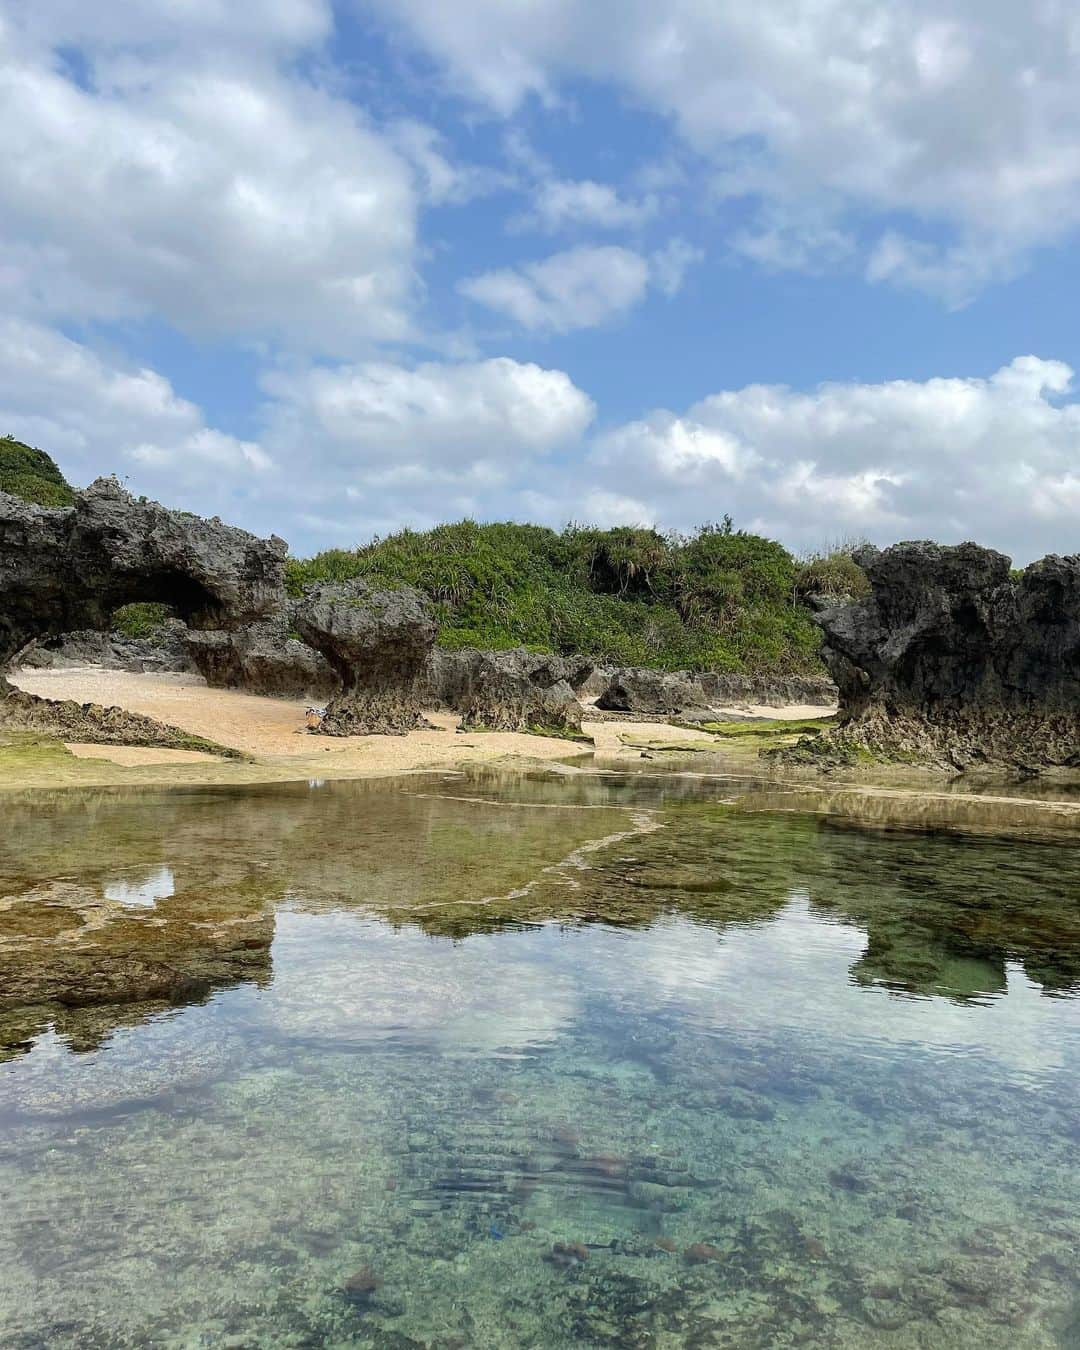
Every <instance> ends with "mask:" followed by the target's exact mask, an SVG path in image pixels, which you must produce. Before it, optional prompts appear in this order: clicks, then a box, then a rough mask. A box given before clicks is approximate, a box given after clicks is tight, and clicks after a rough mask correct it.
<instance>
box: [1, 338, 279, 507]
mask: <svg viewBox="0 0 1080 1350" xmlns="http://www.w3.org/2000/svg"><path fill="white" fill-rule="evenodd" d="M0 428H2V429H3V431H4V432H5V433H10V434H12V435H16V436H18V437H19V438H20V439H22V440H25V441H30V442H32V443H33V444H36V445H41V446H44V447H47V448H48V449H49V450H50V451H51V453H52V454H53V455H54V456H55V457H56V459H57V460H58V461H59V463H60V465H61V467H62V468H63V470H64V472H65V473H66V474H67V475H68V477H69V478H70V479H71V481H73V482H74V483H76V484H78V485H80V486H84V485H85V484H86V483H87V482H88V481H89V480H90V479H92V478H96V477H97V476H98V475H99V474H101V473H108V472H116V473H117V474H118V475H119V476H120V477H122V478H125V479H128V481H129V483H130V485H131V486H132V487H133V488H134V489H135V490H136V491H139V492H145V493H146V494H147V495H150V496H160V497H162V498H163V499H164V500H165V501H167V502H170V503H172V504H175V505H181V506H196V505H197V506H198V507H199V509H201V510H204V511H207V512H210V511H220V512H222V513H223V514H224V513H227V514H229V515H231V516H233V517H237V516H243V515H244V514H245V512H246V511H247V510H248V509H249V504H250V501H251V499H252V498H253V496H256V495H258V494H259V493H260V492H262V491H264V490H266V489H267V487H268V486H269V484H270V482H271V480H272V478H273V474H272V469H273V464H272V461H271V459H270V457H269V456H268V455H267V453H266V452H265V451H264V450H263V449H262V448H261V447H260V446H259V445H258V444H256V443H255V442H253V441H249V440H242V439H240V438H238V437H235V436H229V435H226V434H225V433H223V432H221V431H218V430H216V429H215V428H213V427H210V426H208V425H207V424H206V421H205V419H204V417H203V414H202V412H201V411H200V409H199V408H197V407H196V406H195V404H193V403H190V402H189V401H188V400H187V399H184V398H181V397H180V396H179V395H178V394H177V393H176V391H175V390H174V389H173V387H172V385H171V384H170V383H169V381H168V380H167V379H165V378H164V377H163V376H162V375H160V374H158V373H157V372H156V371H154V370H150V369H147V368H145V367H139V366H129V365H125V364H118V363H115V362H113V361H111V360H109V359H107V358H105V357H103V356H101V355H99V354H97V353H95V352H94V351H92V350H90V349H89V348H88V347H86V346H83V345H82V344H80V343H77V342H73V341H71V340H70V339H69V338H66V337H64V336H63V335H61V334H60V333H57V332H55V331H54V330H52V329H49V328H46V327H44V326H42V325H39V324H33V323H29V322H26V321H24V320H19V319H15V318H11V317H8V318H4V319H2V320H0Z"/></svg>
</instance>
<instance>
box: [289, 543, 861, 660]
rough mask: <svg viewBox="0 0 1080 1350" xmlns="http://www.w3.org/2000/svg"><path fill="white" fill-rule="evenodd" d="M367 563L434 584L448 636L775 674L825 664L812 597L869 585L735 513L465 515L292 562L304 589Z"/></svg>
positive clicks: (383, 576) (849, 569) (398, 581)
mask: <svg viewBox="0 0 1080 1350" xmlns="http://www.w3.org/2000/svg"><path fill="white" fill-rule="evenodd" d="M358 576H360V577H365V578H368V579H370V580H371V581H374V582H380V583H383V584H389V585H404V584H407V585H411V586H416V587H417V588H419V589H420V590H421V591H424V592H425V593H426V594H427V595H429V596H430V597H431V599H432V601H433V602H434V603H435V606H436V609H437V612H438V615H439V620H440V634H439V641H440V642H441V643H442V645H443V646H445V647H451V648H455V647H481V648H494V649H501V648H507V647H515V646H525V647H529V648H532V649H533V650H536V651H553V652H562V653H570V652H582V653H585V654H586V655H589V656H593V657H596V658H598V659H600V660H607V661H611V662H613V663H616V664H620V665H635V666H654V667H661V668H664V669H668V670H678V669H689V670H721V671H748V672H756V671H770V672H774V673H777V674H779V673H784V674H800V673H810V672H816V671H817V670H818V669H819V668H820V666H819V661H818V655H817V652H818V645H819V637H818V631H817V629H816V628H815V627H814V626H813V624H812V623H811V621H810V615H809V611H808V610H807V609H806V607H805V605H804V604H803V597H804V596H805V595H806V594H808V593H809V592H810V591H815V590H817V591H821V590H824V591H830V590H831V591H833V592H837V593H838V592H840V591H844V592H852V591H858V590H861V589H862V588H863V587H864V586H865V578H864V577H863V575H862V573H861V572H860V571H859V569H858V568H857V567H856V566H855V565H854V563H852V562H851V561H850V558H848V557H846V556H845V555H844V554H843V553H836V554H833V555H831V556H829V557H825V558H819V559H816V560H815V561H813V562H810V563H801V564H800V563H799V562H798V561H797V560H796V559H795V558H793V557H792V555H791V554H790V553H789V552H788V551H787V549H785V548H784V547H783V545H781V544H778V543H776V542H775V541H774V540H771V539H764V538H762V537H761V536H759V535H754V534H748V533H746V532H745V531H743V530H736V529H735V528H734V527H733V525H732V523H731V521H730V519H725V520H724V521H723V522H722V523H721V524H719V525H704V526H702V527H701V528H700V529H698V530H696V531H695V532H694V533H693V534H689V535H679V534H666V535H665V534H659V533H657V532H656V531H655V530H651V529H641V528H633V527H628V526H621V527H617V528H615V529H609V530H598V529H589V528H584V527H580V526H576V525H571V526H568V527H567V528H566V529H565V530H562V531H561V532H557V531H555V530H550V529H546V528H544V527H542V526H539V525H515V524H491V525H480V524H477V523H476V522H475V521H471V520H463V521H460V522H458V523H456V524H452V525H439V526H437V527H436V528H435V529H433V530H427V531H423V532H418V531H414V530H402V531H401V532H400V533H398V534H394V535H390V536H389V537H388V538H386V539H377V540H375V541H374V542H373V543H371V544H368V545H366V546H365V547H362V548H358V549H355V550H345V549H331V550H329V551H327V552H325V553H320V554H318V555H317V556H316V557H314V558H309V559H306V560H298V559H294V560H293V561H292V562H291V563H290V566H289V585H290V589H291V591H292V592H293V594H299V592H300V590H301V588H302V587H303V586H304V585H306V584H307V583H309V582H312V581H345V580H348V579H350V578H352V577H358Z"/></svg>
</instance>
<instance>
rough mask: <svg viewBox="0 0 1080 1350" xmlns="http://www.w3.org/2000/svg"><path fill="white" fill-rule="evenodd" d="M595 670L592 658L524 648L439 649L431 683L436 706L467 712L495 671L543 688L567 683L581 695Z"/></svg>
mask: <svg viewBox="0 0 1080 1350" xmlns="http://www.w3.org/2000/svg"><path fill="white" fill-rule="evenodd" d="M595 669H596V667H595V665H594V664H593V662H592V661H590V660H589V659H588V657H584V656H554V655H550V654H547V653H539V652H530V651H526V649H525V648H524V647H514V648H512V649H511V650H509V651H503V652H482V651H477V650H476V648H474V647H466V648H463V649H461V650H458V651H445V650H443V649H442V648H441V647H436V649H435V650H434V651H433V652H432V656H431V665H430V675H429V680H430V685H431V695H432V698H433V700H434V701H435V702H436V703H439V704H440V705H441V706H443V707H444V708H450V709H452V710H453V711H454V712H464V711H465V709H466V708H469V707H471V706H472V705H473V704H474V703H475V701H476V697H477V694H478V693H479V692H480V689H481V685H482V683H483V682H484V681H486V680H489V679H490V677H491V672H493V671H495V670H497V671H499V672H500V673H501V674H503V675H506V676H513V677H519V678H521V679H523V680H526V681H528V682H529V684H531V685H534V686H539V687H550V686H551V685H555V684H558V683H559V682H560V681H564V682H565V683H566V684H568V685H569V686H570V688H571V689H572V690H573V691H574V693H578V692H580V689H581V687H582V686H583V685H585V684H586V683H587V682H588V680H589V679H590V677H591V676H592V674H593V672H594V671H595Z"/></svg>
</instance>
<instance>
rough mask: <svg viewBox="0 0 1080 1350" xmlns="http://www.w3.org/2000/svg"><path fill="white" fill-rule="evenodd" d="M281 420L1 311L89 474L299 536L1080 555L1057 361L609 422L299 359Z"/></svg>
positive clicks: (12, 375)
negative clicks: (566, 527)
mask: <svg viewBox="0 0 1080 1350" xmlns="http://www.w3.org/2000/svg"><path fill="white" fill-rule="evenodd" d="M263 384H264V392H265V395H266V402H265V405H264V407H263V410H262V415H261V423H262V428H261V432H260V434H259V436H258V437H257V439H256V438H252V439H244V438H241V437H237V436H233V435H229V434H227V433H225V432H223V431H222V430H220V429H219V428H216V427H214V426H213V425H211V424H210V423H209V422H208V420H207V418H206V417H205V415H204V414H203V412H202V411H201V410H200V409H199V408H198V407H196V406H195V405H194V404H193V403H191V402H189V401H188V400H186V399H184V398H183V397H181V396H180V395H179V394H178V393H177V392H176V390H175V389H174V388H173V387H172V385H171V384H170V383H169V381H168V380H166V379H165V378H163V377H162V376H161V375H160V374H158V373H157V372H155V371H153V370H150V369H146V368H141V367H138V366H129V365H127V364H125V363H124V362H122V361H118V360H115V359H112V357H111V356H109V355H108V354H107V353H103V352H100V351H94V350H91V349H90V348H88V347H86V346H84V345H81V344H79V343H77V342H73V341H72V340H71V339H69V338H66V337H64V336H62V335H60V334H59V333H57V332H55V331H53V330H50V329H48V328H46V327H44V326H41V325H37V324H32V323H28V322H26V321H20V320H17V319H14V318H6V319H3V320H2V321H0V431H2V432H11V433H12V434H14V435H16V436H18V437H20V438H21V439H23V440H27V441H30V442H31V443H33V444H38V445H41V446H43V447H45V448H47V449H49V450H51V451H52V452H53V453H54V454H55V455H56V456H57V458H58V460H59V462H60V464H61V467H62V468H63V469H64V470H65V472H66V473H67V474H68V475H69V477H71V478H72V480H73V481H75V482H77V483H85V482H87V481H89V479H91V478H93V477H95V476H96V475H97V474H99V473H103V472H110V471H116V472H117V473H118V474H120V475H121V477H126V478H128V480H129V485H130V487H131V488H132V490H133V491H136V492H145V493H147V494H148V495H150V496H154V497H157V498H159V499H160V500H163V501H165V502H167V503H170V504H172V505H177V506H183V507H187V508H189V509H191V510H196V511H199V512H202V513H204V514H207V513H218V514H221V515H222V516H223V517H225V518H226V519H229V520H233V521H235V522H236V523H238V524H242V525H245V526H247V528H249V529H254V530H256V531H257V532H259V533H264V534H265V533H270V532H272V531H273V532H277V533H279V534H282V535H284V536H285V537H286V538H287V539H289V541H290V542H291V543H292V544H293V545H294V547H296V548H297V549H300V550H304V551H310V550H312V549H315V548H320V547H326V546H328V545H330V544H335V543H336V544H346V545H347V544H352V543H356V542H358V541H360V540H362V539H365V538H367V537H369V536H370V535H371V534H372V533H373V532H380V533H386V532H388V531H391V530H396V529H399V528H400V527H401V526H402V525H404V524H410V525H414V526H417V527H420V528H423V527H427V526H429V525H432V524H435V523H437V522H438V521H440V520H448V519H455V518H460V517H461V516H464V515H474V516H476V517H478V518H481V519H518V520H530V519H532V520H536V519H539V520H542V521H544V522H546V523H549V524H553V525H560V524H563V523H565V522H566V521H568V520H586V521H593V522H596V523H599V524H616V523H620V522H627V523H635V524H636V523H655V524H657V525H660V526H662V527H679V528H687V527H690V526H693V525H695V524H699V523H701V522H702V521H704V520H709V519H718V518H720V517H721V516H722V515H724V514H725V513H726V512H730V513H731V514H732V515H733V516H734V517H735V520H736V523H737V524H739V525H741V526H743V527H745V528H752V529H758V530H761V531H763V532H765V533H768V534H770V535H772V536H773V537H776V538H779V539H782V540H783V541H784V542H786V543H787V544H788V545H789V546H791V547H794V548H800V547H815V546H818V545H820V544H821V543H823V542H825V541H826V540H828V539H830V538H834V537H837V536H841V535H865V536H869V537H871V538H873V539H874V540H876V541H877V542H880V543H890V542H893V541H895V540H896V539H900V538H937V539H940V540H943V541H945V542H950V541H952V542H956V541H959V540H962V539H969V538H974V539H976V540H979V541H980V542H983V543H986V544H990V545H993V546H995V547H998V548H1002V549H1004V550H1005V551H1006V552H1008V553H1011V554H1012V555H1013V556H1014V557H1016V558H1017V559H1018V560H1020V561H1028V560H1030V559H1031V558H1033V557H1039V556H1042V555H1043V554H1045V553H1047V552H1066V553H1067V552H1075V551H1076V549H1077V535H1076V520H1077V516H1078V512H1080V402H1077V401H1075V399H1074V397H1073V372H1072V370H1071V369H1070V367H1069V366H1067V365H1065V364H1064V363H1062V362H1060V361H1049V360H1042V359H1039V358H1037V357H1034V356H1025V357H1019V358H1017V359H1016V360H1015V361H1013V362H1011V363H1010V364H1009V365H1007V366H1004V367H1003V368H1002V369H1000V370H999V371H997V372H996V373H995V374H993V375H991V376H989V377H988V378H975V377H969V378H942V379H931V380H926V381H921V382H920V381H908V380H895V381H890V382H887V383H883V384H856V383H851V384H826V385H821V386H820V387H818V388H817V389H814V390H811V391H810V392H806V393H802V392H798V391H795V390H792V389H789V388H786V387H784V386H778V385H749V386H746V387H744V388H741V389H733V390H727V391H722V392H720V393H717V394H713V395H711V396H710V397H708V398H706V399H703V400H701V401H700V402H699V403H696V404H694V405H693V406H692V407H690V408H688V409H687V410H686V411H685V412H683V413H675V412H672V411H664V410H660V411H656V412H654V413H651V414H649V415H648V416H646V417H643V418H640V419H638V420H636V421H632V422H627V423H624V424H622V425H620V426H616V427H612V428H608V429H606V430H605V431H603V432H602V433H599V434H595V435H591V427H592V423H593V420H594V417H595V408H594V405H593V403H592V401H591V400H590V399H589V397H588V396H587V394H585V393H584V392H583V391H582V390H580V389H578V388H577V387H576V386H575V385H574V384H573V382H572V381H571V380H570V378H569V377H568V376H567V375H566V374H564V373H563V372H562V371H560V370H552V369H544V368H542V367H540V366H537V365H532V364H527V363H523V362H518V361H513V360H510V359H508V358H505V357H503V358H496V359H492V360H486V361H461V362H427V363H424V364H420V365H416V366H403V365H395V364H391V363H389V362H361V363H357V364H352V365H337V366H307V367H298V368H292V369H280V370H278V371H276V372H274V373H272V374H269V375H267V376H265V377H264V381H263Z"/></svg>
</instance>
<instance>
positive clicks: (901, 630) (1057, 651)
mask: <svg viewBox="0 0 1080 1350" xmlns="http://www.w3.org/2000/svg"><path fill="white" fill-rule="evenodd" d="M856 561H857V562H858V563H859V564H860V566H862V567H863V568H864V570H865V571H866V574H867V576H868V577H869V579H870V585H871V590H872V594H871V596H870V598H869V599H867V600H863V601H860V602H858V603H856V604H851V605H845V606H839V607H837V608H835V609H830V610H826V611H824V612H823V613H822V614H820V615H819V616H818V620H817V621H818V623H819V624H820V626H821V628H822V630H823V632H824V634H825V645H824V648H823V656H824V658H825V661H826V664H827V665H828V667H829V669H830V671H831V672H832V675H833V678H834V679H835V680H836V683H837V685H838V686H839V689H840V725H839V726H838V728H837V729H836V731H835V732H833V733H830V734H829V735H828V736H826V737H822V738H821V743H822V747H823V748H824V749H825V750H826V751H827V750H828V749H830V748H832V749H835V750H842V749H843V748H844V747H849V748H850V747H865V748H867V749H869V750H870V751H872V752H874V753H877V754H885V755H890V756H895V757H901V758H905V759H912V760H922V761H929V762H933V763H937V764H941V765H948V766H951V767H955V768H967V767H969V766H971V765H974V764H979V763H988V764H1002V765H1009V766H1013V767H1018V768H1023V769H1028V770H1034V769H1038V768H1041V767H1047V766H1054V765H1062V766H1064V765H1072V766H1075V765H1080V556H1072V557H1067V558H1061V557H1056V556H1052V557H1048V558H1043V559H1042V561H1041V562H1037V563H1033V564H1032V565H1031V566H1030V567H1029V568H1027V570H1026V571H1025V572H1023V573H1022V574H1021V575H1020V576H1019V577H1015V576H1014V575H1013V574H1012V572H1011V571H1010V562H1009V559H1008V558H1006V557H1005V556H1004V555H1003V554H1001V553H995V552H993V551H992V550H991V549H986V548H980V547H979V546H978V545H976V544H960V545H958V546H956V547H944V546H942V545H939V544H932V543H905V544H897V545H895V546H894V547H892V548H889V549H885V550H884V551H883V552H881V551H879V550H877V549H875V548H866V549H863V550H860V552H859V553H858V554H857V555H856Z"/></svg>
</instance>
